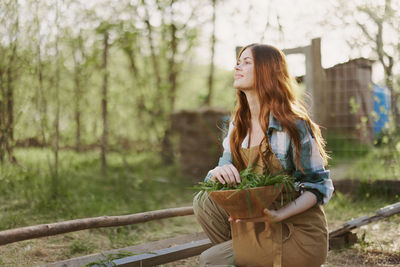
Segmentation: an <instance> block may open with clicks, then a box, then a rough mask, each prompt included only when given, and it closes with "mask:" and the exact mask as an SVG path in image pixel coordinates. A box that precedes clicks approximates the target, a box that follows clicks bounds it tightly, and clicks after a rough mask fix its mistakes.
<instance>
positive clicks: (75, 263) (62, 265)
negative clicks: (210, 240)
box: [44, 232, 207, 267]
mask: <svg viewBox="0 0 400 267" xmlns="http://www.w3.org/2000/svg"><path fill="white" fill-rule="evenodd" d="M204 239H207V236H206V234H205V233H204V232H202V233H195V234H186V235H180V236H177V237H173V238H168V239H165V240H158V241H154V242H148V243H144V244H140V245H136V246H130V247H125V248H119V249H113V250H109V251H105V252H102V253H96V254H92V255H86V256H82V257H77V258H72V259H67V260H63V261H58V262H53V263H49V264H47V265H44V266H46V267H79V266H83V265H86V264H88V263H92V262H99V261H102V260H105V259H106V258H107V255H116V254H120V253H126V252H127V253H132V254H143V253H148V252H151V251H154V250H160V249H164V248H168V247H173V246H177V245H182V244H186V243H191V242H194V241H199V240H204ZM201 252H202V251H199V252H198V254H200V253H201ZM182 259H184V258H182Z"/></svg>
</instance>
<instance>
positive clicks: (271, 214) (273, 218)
mask: <svg viewBox="0 0 400 267" xmlns="http://www.w3.org/2000/svg"><path fill="white" fill-rule="evenodd" d="M263 212H264V214H265V215H264V216H262V217H257V218H251V219H235V220H234V219H233V218H232V217H229V221H230V222H236V223H241V222H265V223H268V224H269V223H276V222H280V221H282V218H281V216H280V213H279V211H277V210H269V209H264V210H263Z"/></svg>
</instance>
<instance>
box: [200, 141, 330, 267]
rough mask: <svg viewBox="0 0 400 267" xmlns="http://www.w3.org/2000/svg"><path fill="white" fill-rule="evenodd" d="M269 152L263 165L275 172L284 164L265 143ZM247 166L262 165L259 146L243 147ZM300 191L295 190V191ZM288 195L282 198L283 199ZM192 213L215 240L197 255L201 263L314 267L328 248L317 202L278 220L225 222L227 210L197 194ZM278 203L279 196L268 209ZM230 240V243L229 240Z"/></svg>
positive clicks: (259, 168)
mask: <svg viewBox="0 0 400 267" xmlns="http://www.w3.org/2000/svg"><path fill="white" fill-rule="evenodd" d="M264 149H268V151H270V153H271V154H270V157H267V158H269V161H268V162H267V164H268V165H269V166H268V168H267V169H269V171H270V172H271V173H277V172H279V171H281V170H282V167H281V165H280V163H279V161H278V159H277V158H276V156H275V154H274V153H273V152H272V151H271V150H270V147H269V144H266V143H265V142H264V143H263V144H262V151H265V150H264ZM240 152H241V154H242V158H243V159H244V161H245V164H246V167H247V166H249V165H250V164H252V166H258V167H257V168H256V171H257V172H262V170H263V168H264V167H265V165H264V163H263V160H262V159H261V158H260V154H259V146H256V147H251V148H241V151H240ZM297 196H298V194H297ZM284 199H286V198H284ZM193 207H194V211H195V215H196V218H197V220H198V221H199V223H200V224H201V226H202V228H203V230H204V231H205V233H206V234H207V235H208V237H209V238H210V240H211V242H212V243H213V244H214V246H213V247H211V248H209V249H208V250H206V251H204V252H203V253H202V254H201V255H200V265H201V266H244V267H258V266H260V267H270V266H271V267H278V266H282V267H314V266H315V267H317V266H321V264H323V263H324V262H325V259H326V256H327V252H328V230H327V224H326V219H325V214H324V211H323V208H322V207H321V206H320V205H315V206H314V207H312V208H310V209H308V210H306V211H305V212H303V213H300V214H298V215H295V216H292V217H290V218H288V219H286V220H284V221H282V222H279V223H274V224H271V225H270V227H268V229H265V228H266V227H265V223H263V222H261V223H231V224H230V223H229V221H228V218H229V215H228V214H227V213H226V212H225V211H224V210H223V209H222V208H220V207H219V206H218V205H217V204H216V203H214V202H213V201H212V200H211V198H209V197H208V195H207V194H202V195H200V197H199V194H198V195H196V197H195V198H194V202H193ZM280 207H281V198H280V197H278V199H277V201H275V202H274V203H273V206H272V207H269V208H272V209H279V208H280ZM232 239H233V242H232Z"/></svg>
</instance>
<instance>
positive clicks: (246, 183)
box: [195, 166, 295, 213]
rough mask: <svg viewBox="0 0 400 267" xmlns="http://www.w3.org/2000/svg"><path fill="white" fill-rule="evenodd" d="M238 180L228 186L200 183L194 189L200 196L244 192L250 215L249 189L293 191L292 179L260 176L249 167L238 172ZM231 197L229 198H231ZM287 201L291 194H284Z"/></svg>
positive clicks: (281, 175) (286, 176)
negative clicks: (215, 192) (261, 188)
mask: <svg viewBox="0 0 400 267" xmlns="http://www.w3.org/2000/svg"><path fill="white" fill-rule="evenodd" d="M240 179H241V182H240V183H237V184H229V183H225V184H222V183H220V182H219V181H215V182H214V181H207V182H200V183H199V185H198V186H196V187H195V189H198V190H201V191H200V196H201V195H202V194H204V193H205V192H212V191H219V190H236V191H235V192H234V193H232V195H234V194H236V193H238V192H240V191H241V190H246V192H247V197H246V201H247V202H248V203H247V204H248V207H249V210H250V213H251V203H250V195H249V191H248V190H249V189H250V188H256V187H262V186H270V185H272V186H274V188H275V189H276V190H279V187H281V186H283V188H284V189H285V191H286V192H288V193H291V192H293V191H294V190H295V185H294V181H295V178H294V177H290V176H288V175H286V174H283V173H282V172H279V173H277V174H267V173H264V174H260V173H256V172H254V167H253V166H249V167H248V168H246V169H244V170H242V171H241V172H240ZM232 195H231V196H232ZM286 197H287V199H286V200H287V201H290V200H291V198H292V196H291V194H286ZM283 201H284V199H283V195H282V194H281V203H282V204H283Z"/></svg>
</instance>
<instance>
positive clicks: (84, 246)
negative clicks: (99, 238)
mask: <svg viewBox="0 0 400 267" xmlns="http://www.w3.org/2000/svg"><path fill="white" fill-rule="evenodd" d="M94 249H95V246H94V245H93V244H92V243H91V242H90V240H80V239H78V240H75V241H74V242H73V243H72V244H71V246H70V253H69V254H70V255H73V254H80V253H83V254H89V253H91V252H93V250H94Z"/></svg>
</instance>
